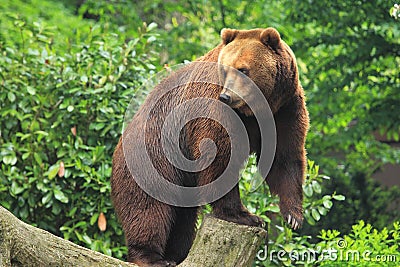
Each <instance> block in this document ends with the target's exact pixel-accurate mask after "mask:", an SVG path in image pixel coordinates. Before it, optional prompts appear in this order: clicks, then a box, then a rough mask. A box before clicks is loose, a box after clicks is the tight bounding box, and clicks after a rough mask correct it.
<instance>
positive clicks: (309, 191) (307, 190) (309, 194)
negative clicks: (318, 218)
mask: <svg viewBox="0 0 400 267" xmlns="http://www.w3.org/2000/svg"><path fill="white" fill-rule="evenodd" d="M303 191H304V194H305V195H306V196H307V197H312V195H313V189H312V187H311V185H305V186H304V188H303Z"/></svg>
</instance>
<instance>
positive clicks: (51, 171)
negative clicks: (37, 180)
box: [47, 163, 60, 179]
mask: <svg viewBox="0 0 400 267" xmlns="http://www.w3.org/2000/svg"><path fill="white" fill-rule="evenodd" d="M59 169H60V164H58V163H56V164H54V165H52V166H50V168H49V170H48V171H47V176H48V177H49V179H53V178H54V177H56V175H57V173H58V170H59Z"/></svg>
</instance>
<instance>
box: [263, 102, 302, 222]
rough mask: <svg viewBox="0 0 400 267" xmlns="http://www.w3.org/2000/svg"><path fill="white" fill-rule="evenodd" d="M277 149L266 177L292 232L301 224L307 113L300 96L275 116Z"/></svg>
mask: <svg viewBox="0 0 400 267" xmlns="http://www.w3.org/2000/svg"><path fill="white" fill-rule="evenodd" d="M274 117H275V125H276V131H277V146H276V152H275V158H274V162H273V165H272V168H271V170H270V172H269V174H268V176H267V183H268V185H269V187H270V190H271V193H273V194H278V196H279V198H280V203H279V207H280V211H281V214H282V216H283V218H284V219H285V220H286V221H287V222H288V223H289V225H290V226H291V227H292V228H293V229H297V228H299V227H300V226H301V225H302V222H303V187H302V186H303V180H304V175H305V168H306V151H305V148H304V144H305V138H306V134H307V130H308V113H307V110H306V107H305V103H304V99H303V96H302V95H298V96H295V97H294V98H293V99H292V101H290V102H289V103H287V104H286V105H285V106H284V107H282V108H281V109H280V110H279V111H278V112H277V113H276V114H275V115H274Z"/></svg>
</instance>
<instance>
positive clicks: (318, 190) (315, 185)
mask: <svg viewBox="0 0 400 267" xmlns="http://www.w3.org/2000/svg"><path fill="white" fill-rule="evenodd" d="M311 185H312V188H313V190H314V191H315V192H316V193H317V194H321V185H320V184H319V183H318V182H317V181H312V183H311Z"/></svg>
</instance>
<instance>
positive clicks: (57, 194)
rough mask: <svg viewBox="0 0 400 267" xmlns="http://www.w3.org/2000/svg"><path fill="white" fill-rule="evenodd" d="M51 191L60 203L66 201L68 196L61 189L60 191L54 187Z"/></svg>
mask: <svg viewBox="0 0 400 267" xmlns="http://www.w3.org/2000/svg"><path fill="white" fill-rule="evenodd" d="M53 192H54V197H55V198H56V199H57V200H58V201H60V202H62V203H68V197H67V196H66V195H65V194H64V193H63V192H62V191H60V190H59V189H57V188H55V189H54V190H53Z"/></svg>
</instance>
